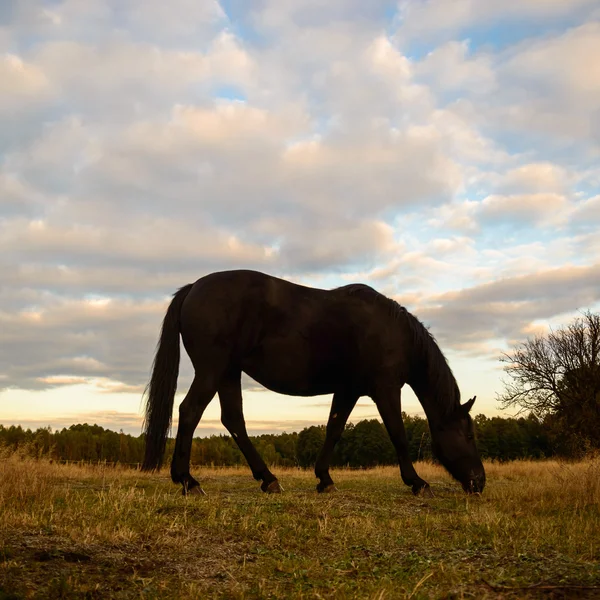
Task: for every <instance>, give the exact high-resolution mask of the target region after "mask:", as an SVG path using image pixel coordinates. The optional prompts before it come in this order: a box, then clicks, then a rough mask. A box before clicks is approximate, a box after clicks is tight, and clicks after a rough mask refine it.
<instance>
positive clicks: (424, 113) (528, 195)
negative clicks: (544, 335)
mask: <svg viewBox="0 0 600 600" xmlns="http://www.w3.org/2000/svg"><path fill="white" fill-rule="evenodd" d="M592 4H593V3H592V2H588V1H587V0H574V2H571V3H565V2H558V0H556V1H550V0H539V1H537V2H535V1H534V0H526V1H522V2H516V1H515V2H513V0H509V1H508V2H504V3H494V2H488V3H485V2H467V1H466V0H458V1H456V2H449V1H448V0H431V1H429V2H412V3H409V4H408V5H406V6H407V8H406V11H405V12H404V13H403V17H404V20H403V21H402V22H401V23H400V34H399V35H398V36H392V35H390V30H391V29H392V27H391V26H390V25H391V24H390V22H389V19H387V20H386V18H385V15H389V5H386V4H385V3H383V2H368V3H365V2H358V1H357V0H356V1H355V0H352V2H351V3H348V2H346V1H344V0H333V1H332V2H329V3H327V4H326V5H324V4H323V3H322V2H316V0H315V1H312V0H311V1H310V2H308V3H306V2H305V3H298V2H293V1H291V0H284V1H281V2H274V1H270V0H268V1H265V2H261V3H258V4H255V3H254V4H253V3H247V4H242V5H240V4H239V3H237V4H236V3H234V4H228V5H223V7H221V6H220V5H219V4H217V3H216V2H213V1H208V0H207V1H205V2H191V1H190V0H177V1H175V2H174V3H171V4H169V6H168V8H166V5H164V3H162V4H161V3H160V2H158V1H157V0H149V1H147V2H142V1H141V0H124V2H121V3H118V6H117V4H115V3H114V2H109V1H108V0H106V1H105V0H90V2H85V3H81V2H78V1H76V0H61V1H57V2H53V3H51V4H50V5H48V4H47V3H43V2H41V1H34V0H26V1H24V2H19V3H17V5H16V6H17V9H16V10H15V12H14V13H13V14H12V15H10V17H6V15H4V13H1V12H0V22H2V23H5V24H6V25H4V26H3V27H2V30H1V31H0V51H2V52H4V54H2V55H0V92H2V93H0V121H1V124H2V134H3V135H2V136H1V139H0V201H1V202H2V204H1V207H0V211H1V212H0V278H1V279H2V281H3V282H4V287H3V288H2V290H0V307H1V318H2V334H1V337H2V339H1V342H2V343H1V344H0V348H4V350H3V352H0V354H1V356H0V376H1V377H2V379H1V382H2V385H17V386H22V387H24V388H40V387H45V386H58V385H66V384H69V385H71V386H79V385H93V386H95V388H97V389H103V390H105V391H106V392H107V394H108V393H117V392H118V391H123V392H128V391H129V392H133V393H137V391H138V390H139V386H141V385H143V384H145V382H146V379H147V374H148V369H149V366H150V362H151V353H152V351H153V349H154V346H155V343H156V336H157V333H158V327H159V325H160V321H161V319H162V316H163V314H164V308H165V306H166V302H167V300H166V299H165V297H166V296H167V295H168V294H170V293H172V292H173V291H174V290H175V289H177V287H179V286H180V285H183V284H184V283H187V282H190V281H193V280H195V279H197V278H198V277H200V276H201V275H203V274H205V273H206V272H209V271H212V270H219V269H224V268H236V267H249V268H258V269H261V270H265V271H269V272H271V273H274V274H278V275H281V276H284V277H285V278H287V279H291V280H295V281H300V282H304V283H308V284H311V285H312V284H319V285H322V287H333V286H335V285H338V284H340V283H341V282H344V281H348V280H352V281H366V282H369V281H370V282H372V283H373V284H376V287H377V288H378V289H380V290H382V291H383V292H384V293H387V294H389V295H398V297H401V300H402V301H403V302H404V303H408V304H410V305H411V306H416V307H417V308H422V309H423V311H424V313H423V314H424V315H425V316H426V317H427V318H431V319H432V320H433V321H434V323H437V324H439V328H440V332H441V334H440V335H442V336H445V338H444V339H445V340H446V342H447V345H448V346H449V347H450V348H455V349H461V348H466V349H472V350H474V351H486V352H487V351H489V350H490V349H491V348H496V347H497V346H498V345H501V344H502V343H505V342H506V340H508V339H512V338H513V337H516V336H518V335H521V333H523V332H526V331H531V327H533V326H534V325H536V326H537V324H538V323H539V321H537V320H536V319H537V318H538V317H539V319H541V320H543V319H544V318H546V317H547V316H553V317H556V316H557V315H558V314H559V313H560V311H568V310H572V309H574V308H576V307H577V306H579V305H581V306H583V304H585V303H586V302H590V301H592V300H593V293H592V291H591V290H593V285H596V283H597V281H596V280H597V273H596V271H595V270H594V269H595V267H594V265H597V263H598V260H599V259H600V246H599V245H598V241H597V235H596V233H595V230H594V227H593V226H594V224H595V223H596V222H597V221H598V202H597V198H598V185H600V179H599V178H598V172H597V166H596V165H597V160H594V156H595V155H594V151H595V150H594V148H596V150H598V144H597V139H596V140H595V138H594V135H596V134H597V133H598V132H599V131H600V129H594V127H595V125H594V123H595V121H594V119H598V114H600V112H599V110H600V106H599V104H598V97H600V87H599V86H600V79H598V77H600V75H598V73H597V72H596V71H597V67H596V65H595V63H594V62H593V61H591V60H590V57H592V56H595V55H596V54H600V47H598V44H597V41H598V34H599V29H598V23H594V22H592V21H591V20H590V19H587V21H588V22H587V23H586V18H585V15H586V14H588V12H586V11H589V10H590V9H591V8H592ZM225 8H226V9H227V12H228V14H225V12H224V9H225ZM0 11H1V8H0ZM567 12H569V14H568V15H567ZM567 17H568V18H567ZM516 19H528V20H529V21H530V23H533V24H535V23H536V22H538V21H539V22H540V23H542V22H543V23H546V24H552V31H547V32H545V30H544V29H543V28H540V29H539V31H538V30H536V37H535V38H531V39H523V40H521V41H520V42H518V43H515V44H512V45H510V44H505V46H507V47H505V48H504V49H503V50H494V49H493V46H492V45H485V44H479V45H477V43H475V42H476V41H477V36H474V38H473V39H474V40H475V41H469V40H468V39H465V38H468V35H467V34H468V33H469V32H468V28H472V27H483V26H484V25H485V26H486V27H487V26H488V25H490V26H494V27H496V26H498V23H502V22H509V21H514V20H516ZM561 19H563V20H565V19H566V20H565V21H564V22H563V21H561ZM159 25H160V26H159ZM569 27H570V29H569ZM482 31H483V32H485V29H480V30H478V32H479V33H480V34H481V32H482ZM544 32H545V35H543V36H542V35H538V34H541V33H544ZM513 33H514V32H513ZM517 33H518V31H517ZM511 35H512V33H511ZM515 35H516V34H515ZM509 37H510V36H509ZM32 40H35V44H33V43H31V41H32ZM415 40H416V41H417V42H419V44H421V43H422V42H423V40H429V42H428V43H430V44H431V41H432V40H433V42H436V40H437V41H439V40H442V42H441V43H438V44H437V45H435V44H433V45H430V47H429V50H430V51H429V52H428V53H427V54H425V56H423V58H422V59H420V60H416V59H414V58H411V55H410V53H409V50H410V45H411V43H412V42H415ZM596 80H598V81H596ZM598 124H600V119H598ZM598 127H600V125H598ZM594 144H595V146H594ZM552 265H558V266H559V267H560V268H559V270H558V271H556V272H554V273H551V272H550V267H551V266H552ZM578 269H579V270H578ZM571 272H572V273H571ZM569 273H571V275H569ZM573 273H574V274H573ZM586 278H587V279H586ZM498 279H502V281H497V280H498ZM586 280H587V281H588V283H586ZM589 282H591V283H589ZM532 286H533V287H532ZM536 286H537V287H536ZM554 286H557V288H559V287H560V286H563V287H564V288H565V289H566V290H567V291H568V292H572V294H571V296H568V294H567V292H564V293H563V291H560V290H559V291H558V292H557V291H556V290H555V287H554ZM560 289H561V290H562V288H560ZM596 289H597V288H596ZM94 299H96V300H94ZM98 299H100V300H101V301H99V300H98ZM92 300H94V301H92ZM575 305H577V306H575ZM532 323H533V325H532ZM436 330H437V325H436ZM445 345H446V343H445ZM186 377H189V368H188V366H184V374H183V379H184V383H182V386H184V385H185V379H186ZM250 385H253V384H251V382H248V381H245V386H246V387H248V386H250Z"/></svg>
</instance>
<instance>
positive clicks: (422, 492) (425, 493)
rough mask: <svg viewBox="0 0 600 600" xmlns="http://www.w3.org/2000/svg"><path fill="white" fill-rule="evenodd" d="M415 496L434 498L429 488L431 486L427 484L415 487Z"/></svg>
mask: <svg viewBox="0 0 600 600" xmlns="http://www.w3.org/2000/svg"><path fill="white" fill-rule="evenodd" d="M412 491H413V494H414V495H415V496H422V497H423V498H433V497H434V494H433V492H432V491H431V488H430V487H429V484H425V485H423V486H416V485H413V490H412Z"/></svg>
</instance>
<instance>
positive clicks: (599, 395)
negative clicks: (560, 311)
mask: <svg viewBox="0 0 600 600" xmlns="http://www.w3.org/2000/svg"><path fill="white" fill-rule="evenodd" d="M500 361H501V362H503V363H505V365H506V366H505V367H504V371H505V372H506V373H507V374H508V376H509V377H510V379H511V381H509V382H504V385H505V389H504V392H503V393H502V394H500V395H499V396H498V400H499V402H500V404H501V405H502V407H503V408H508V407H518V408H519V412H521V411H529V412H531V413H533V414H534V415H536V416H537V417H539V418H542V419H544V418H548V417H551V418H553V421H554V422H555V423H558V424H560V427H561V428H562V429H563V431H564V433H565V434H566V433H569V434H571V435H576V436H579V437H580V438H581V439H584V438H585V439H586V440H587V441H588V443H591V445H593V446H596V447H598V446H600V314H594V313H592V312H590V311H587V312H585V313H583V316H582V317H581V318H576V319H575V320H574V321H573V322H572V323H570V324H569V325H567V326H566V327H562V328H560V329H558V330H557V331H550V333H548V334H547V335H545V336H536V337H534V338H531V339H528V340H526V341H525V342H523V343H522V344H519V345H518V346H517V347H515V348H513V351H512V352H511V353H509V354H507V353H504V354H503V355H502V356H501V358H500Z"/></svg>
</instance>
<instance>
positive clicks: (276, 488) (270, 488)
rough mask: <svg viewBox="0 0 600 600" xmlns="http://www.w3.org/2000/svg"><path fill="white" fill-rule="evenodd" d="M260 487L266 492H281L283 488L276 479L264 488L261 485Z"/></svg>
mask: <svg viewBox="0 0 600 600" xmlns="http://www.w3.org/2000/svg"><path fill="white" fill-rule="evenodd" d="M261 488H262V491H263V492H265V493H266V494H281V492H283V488H282V487H281V485H280V483H279V481H277V479H276V480H275V481H271V483H270V484H269V485H267V486H266V487H264V488H263V487H262V486H261Z"/></svg>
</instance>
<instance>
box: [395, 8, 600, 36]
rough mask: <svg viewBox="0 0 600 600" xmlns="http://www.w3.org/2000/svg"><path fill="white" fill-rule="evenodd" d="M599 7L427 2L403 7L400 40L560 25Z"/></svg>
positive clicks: (401, 10) (400, 15)
mask: <svg viewBox="0 0 600 600" xmlns="http://www.w3.org/2000/svg"><path fill="white" fill-rule="evenodd" d="M595 7H596V4H595V2H594V0H569V1H568V2H563V1H562V0H505V1H504V2H501V3H500V2H478V1H477V0H425V1H424V2H414V1H410V0H408V1H402V2H401V3H400V12H399V15H398V21H399V25H400V26H399V31H398V37H399V38H409V39H415V38H417V37H421V38H423V37H424V38H426V39H432V38H433V39H437V40H438V41H439V40H443V39H447V38H448V37H450V36H454V35H464V33H465V32H466V31H468V30H469V28H472V27H474V26H483V27H486V26H491V25H494V26H497V25H504V26H507V27H510V23H511V22H512V23H516V22H523V21H531V22H534V23H538V24H539V23H540V22H542V23H543V22H552V21H554V22H556V21H557V20H558V19H561V18H565V17H573V16H575V15H577V16H579V17H581V16H582V15H586V14H589V13H591V11H592V9H594V8H595Z"/></svg>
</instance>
